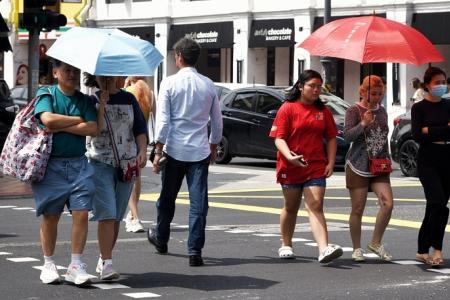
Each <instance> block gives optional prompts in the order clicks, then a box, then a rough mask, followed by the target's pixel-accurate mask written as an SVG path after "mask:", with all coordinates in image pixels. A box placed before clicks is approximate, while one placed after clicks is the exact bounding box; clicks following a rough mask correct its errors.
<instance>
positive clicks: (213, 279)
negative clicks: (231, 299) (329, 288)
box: [120, 272, 279, 291]
mask: <svg viewBox="0 0 450 300" xmlns="http://www.w3.org/2000/svg"><path fill="white" fill-rule="evenodd" d="M122 275H124V276H126V277H127V278H126V279H123V280H120V283H121V284H124V285H127V286H130V287H131V288H141V289H144V288H156V287H176V288H187V289H194V290H203V291H220V290H239V289H245V290H248V289H267V288H269V287H271V286H273V285H275V284H278V283H279V282H278V281H273V280H266V279H260V278H254V277H249V276H225V275H185V274H174V273H158V272H151V273H143V274H124V273H122Z"/></svg>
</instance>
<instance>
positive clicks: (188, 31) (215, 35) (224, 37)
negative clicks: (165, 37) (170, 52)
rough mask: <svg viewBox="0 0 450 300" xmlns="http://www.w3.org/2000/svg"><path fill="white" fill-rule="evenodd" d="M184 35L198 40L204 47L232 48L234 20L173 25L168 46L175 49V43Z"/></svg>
mask: <svg viewBox="0 0 450 300" xmlns="http://www.w3.org/2000/svg"><path fill="white" fill-rule="evenodd" d="M183 37H190V38H192V39H194V40H196V41H197V43H199V44H200V46H201V47H202V48H209V49H211V48H232V47H233V22H217V23H199V24H185V25H172V26H171V27H170V33H169V43H168V48H169V49H173V46H174V45H175V43H176V42H177V41H178V40H179V39H181V38H183Z"/></svg>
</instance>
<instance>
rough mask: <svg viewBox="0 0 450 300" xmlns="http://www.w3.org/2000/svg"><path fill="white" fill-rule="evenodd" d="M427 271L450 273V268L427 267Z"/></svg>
mask: <svg viewBox="0 0 450 300" xmlns="http://www.w3.org/2000/svg"><path fill="white" fill-rule="evenodd" d="M427 271H431V272H436V273H441V274H450V269H449V268H446V269H427Z"/></svg>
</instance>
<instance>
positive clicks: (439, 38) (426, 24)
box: [411, 12, 450, 45]
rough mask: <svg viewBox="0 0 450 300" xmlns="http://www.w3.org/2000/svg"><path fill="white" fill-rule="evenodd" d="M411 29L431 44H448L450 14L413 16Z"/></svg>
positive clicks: (449, 37)
mask: <svg viewBox="0 0 450 300" xmlns="http://www.w3.org/2000/svg"><path fill="white" fill-rule="evenodd" d="M411 26H412V27H414V28H415V29H417V30H418V31H420V32H421V33H422V34H423V35H425V36H426V37H427V38H428V39H429V40H430V41H431V42H432V43H433V44H437V45H448V44H450V35H449V34H448V30H447V29H448V28H449V26H450V12H436V13H420V14H413V18H412V24H411Z"/></svg>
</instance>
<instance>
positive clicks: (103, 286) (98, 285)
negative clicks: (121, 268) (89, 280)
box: [91, 277, 130, 290]
mask: <svg viewBox="0 0 450 300" xmlns="http://www.w3.org/2000/svg"><path fill="white" fill-rule="evenodd" d="M95 278H97V277H95ZM91 286H93V287H96V288H98V289H102V290H112V289H129V288H130V287H129V286H126V285H123V284H119V283H93V284H91Z"/></svg>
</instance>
